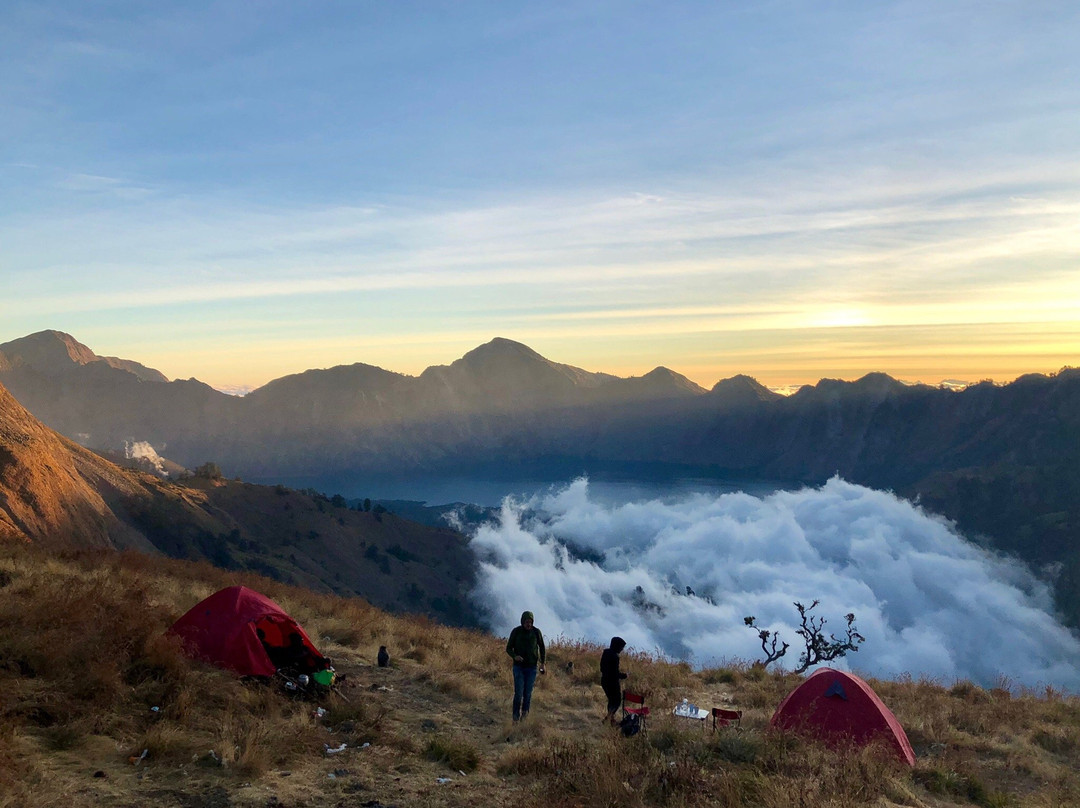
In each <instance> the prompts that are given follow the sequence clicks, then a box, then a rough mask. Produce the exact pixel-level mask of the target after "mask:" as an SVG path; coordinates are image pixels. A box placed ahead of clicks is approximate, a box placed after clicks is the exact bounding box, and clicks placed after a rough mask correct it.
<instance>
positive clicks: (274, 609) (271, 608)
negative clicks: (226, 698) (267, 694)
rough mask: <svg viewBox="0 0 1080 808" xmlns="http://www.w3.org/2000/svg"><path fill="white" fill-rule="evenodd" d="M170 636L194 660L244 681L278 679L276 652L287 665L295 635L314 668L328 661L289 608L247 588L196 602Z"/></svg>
mask: <svg viewBox="0 0 1080 808" xmlns="http://www.w3.org/2000/svg"><path fill="white" fill-rule="evenodd" d="M168 633H169V634H171V635H173V636H176V637H179V638H180V640H181V641H182V642H183V647H184V651H185V653H187V654H188V655H189V656H191V657H194V658H196V659H201V660H204V661H205V662H209V663H211V664H213V665H217V666H219V667H222V668H226V669H227V670H231V671H233V672H234V673H237V674H239V675H240V676H267V677H269V676H273V675H274V673H275V671H276V670H277V669H278V668H279V667H281V665H280V664H276V663H275V661H272V660H271V653H273V654H274V655H275V656H277V657H278V659H279V661H280V660H283V659H284V657H285V656H286V652H289V651H291V650H292V649H290V639H291V638H292V636H293V635H294V634H295V635H296V636H297V638H298V640H292V642H293V643H297V642H298V647H299V648H300V649H301V651H302V652H303V653H304V654H305V655H306V656H307V658H308V659H310V660H311V665H312V667H313V669H315V668H318V667H321V665H322V662H323V661H324V660H325V658H324V657H323V656H322V654H320V653H319V651H318V649H316V648H315V645H314V643H312V642H311V640H310V639H309V638H308V636H307V634H305V633H304V630H303V629H302V628H300V626H299V625H298V624H297V622H296V621H295V620H293V619H292V618H291V617H290V616H289V615H288V614H287V613H286V612H285V610H284V609H282V608H281V607H280V606H278V605H277V604H276V603H274V601H272V600H270V598H268V597H266V595H263V594H260V593H259V592H256V591H255V590H253V589H248V588H247V587H246V586H230V587H228V588H227V589H222V590H221V591H220V592H216V593H214V594H213V595H211V596H210V597H208V598H206V599H205V600H203V601H201V602H199V603H197V604H196V605H195V606H193V607H192V608H191V610H190V611H188V612H187V614H185V615H184V616H183V617H181V618H180V619H179V620H177V621H176V622H175V623H173V625H172V627H171V628H170V629H169V631H168ZM260 633H261V635H262V638H260Z"/></svg>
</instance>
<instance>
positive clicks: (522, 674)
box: [506, 612, 546, 722]
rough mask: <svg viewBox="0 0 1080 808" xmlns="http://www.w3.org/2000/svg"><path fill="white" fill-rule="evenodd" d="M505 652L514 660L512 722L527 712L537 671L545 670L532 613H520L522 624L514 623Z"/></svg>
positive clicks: (538, 634) (543, 651)
mask: <svg viewBox="0 0 1080 808" xmlns="http://www.w3.org/2000/svg"><path fill="white" fill-rule="evenodd" d="M506 653H507V654H509V656H510V658H511V659H513V660H514V710H513V715H514V721H515V722H516V721H520V720H521V719H522V718H524V717H525V716H527V715H528V714H529V706H530V704H531V702H532V691H533V685H534V684H536V674H537V671H539V672H540V673H543V672H544V660H545V658H546V652H545V650H544V635H543V634H541V633H540V629H538V628H536V626H534V625H533V613H532V612H522V613H521V625H520V626H515V627H514V630H513V631H511V632H510V639H508V640H507V641H506Z"/></svg>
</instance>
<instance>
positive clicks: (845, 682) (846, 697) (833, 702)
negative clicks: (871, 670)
mask: <svg viewBox="0 0 1080 808" xmlns="http://www.w3.org/2000/svg"><path fill="white" fill-rule="evenodd" d="M769 723H770V724H771V725H772V726H773V727H776V728H778V729H786V730H793V731H797V732H804V733H806V734H807V735H812V736H814V737H816V738H820V739H821V740H824V741H826V742H832V743H843V742H848V743H854V744H857V745H859V746H865V745H867V744H870V743H872V742H874V741H881V742H883V743H884V744H885V745H886V746H887V747H888V748H890V749H892V750H893V751H895V752H896V754H897V755H898V756H899V757H900V758H901V759H902V760H904V761H905V762H906V763H907V764H908V765H909V766H914V765H915V753H914V752H913V751H912V749H911V743H910V742H909V741H908V737H907V733H905V732H904V728H903V727H902V726H900V722H899V721H897V720H896V716H895V715H893V713H892V711H891V710H890V709H889V708H888V707H886V706H885V704H884V702H882V701H881V699H880V698H879V697H878V695H877V693H875V692H874V690H873V688H871V687H870V685H868V684H867V683H866V682H864V681H863V680H862V679H860V678H859V677H858V676H856V675H855V674H853V673H848V672H846V671H838V670H834V669H833V668H820V669H818V670H816V671H814V673H813V675H812V676H810V677H809V678H808V679H807V680H806V681H805V682H803V683H802V684H801V685H799V686H798V687H797V688H795V689H794V690H793V691H791V693H789V694H788V696H787V698H786V699H784V701H783V702H782V703H781V704H780V706H779V707H777V708H776V712H775V713H773V717H772V720H771V721H770V722H769Z"/></svg>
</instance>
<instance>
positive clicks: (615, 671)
mask: <svg viewBox="0 0 1080 808" xmlns="http://www.w3.org/2000/svg"><path fill="white" fill-rule="evenodd" d="M625 647H626V640H624V639H623V638H622V637H612V638H611V645H610V646H609V647H607V648H605V649H604V653H602V654H601V655H600V687H602V688H604V695H605V696H607V716H605V718H606V719H607V720H608V721H610V722H611V723H612V724H614V723H615V713H616V712H618V710H619V707H620V706H621V705H622V688H621V687H620V685H619V682H621V681H622V680H623V679H625V678H626V674H625V673H620V672H619V654H620V653H621V652H622V649H624V648H625Z"/></svg>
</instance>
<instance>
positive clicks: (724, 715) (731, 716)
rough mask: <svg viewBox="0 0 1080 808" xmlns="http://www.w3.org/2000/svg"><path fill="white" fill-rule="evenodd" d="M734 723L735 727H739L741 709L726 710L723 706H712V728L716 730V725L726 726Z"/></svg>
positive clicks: (740, 723)
mask: <svg viewBox="0 0 1080 808" xmlns="http://www.w3.org/2000/svg"><path fill="white" fill-rule="evenodd" d="M732 724H734V725H735V729H741V725H742V710H727V709H725V708H723V707H713V708H712V730H713V732H716V728H717V727H727V726H731V725H732Z"/></svg>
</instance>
